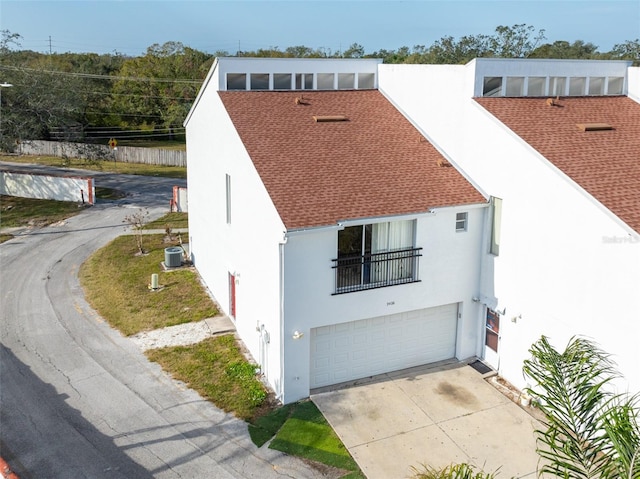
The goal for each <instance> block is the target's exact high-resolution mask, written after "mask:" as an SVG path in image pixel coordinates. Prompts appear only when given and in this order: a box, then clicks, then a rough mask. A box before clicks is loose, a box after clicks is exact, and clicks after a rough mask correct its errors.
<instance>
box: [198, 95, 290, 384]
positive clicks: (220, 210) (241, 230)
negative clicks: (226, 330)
mask: <svg viewBox="0 0 640 479" xmlns="http://www.w3.org/2000/svg"><path fill="white" fill-rule="evenodd" d="M187 147H188V152H187V153H188V173H187V176H188V178H187V181H188V199H189V235H190V248H191V253H192V257H193V261H194V264H195V266H196V268H197V269H198V271H199V273H200V275H201V276H202V278H203V280H204V281H205V283H206V285H207V286H208V287H209V289H210V290H211V292H212V294H213V296H214V297H215V299H216V300H217V301H218V303H219V304H220V306H221V308H222V310H223V311H224V312H225V313H229V311H230V304H229V278H228V274H229V273H232V274H235V275H236V318H235V323H236V327H237V331H238V334H239V335H240V337H241V338H242V340H243V341H244V343H245V345H246V346H247V347H248V349H249V351H250V352H251V354H252V356H253V357H254V359H255V360H256V361H258V362H259V363H261V364H262V366H263V372H264V373H266V376H267V378H268V380H269V382H270V384H271V385H272V387H273V388H274V389H275V390H276V392H278V391H279V389H280V384H281V381H280V367H279V363H280V349H281V345H280V335H279V334H278V331H279V323H280V284H279V271H280V265H279V262H280V254H279V242H281V241H282V240H283V237H284V229H285V228H284V225H283V224H282V222H281V221H280V219H279V216H278V215H277V213H276V211H275V208H274V206H273V204H272V202H271V199H270V198H269V196H268V194H267V192H266V190H265V188H264V186H263V185H262V182H261V181H260V178H259V176H258V174H257V172H256V170H255V168H254V166H253V164H252V163H251V161H250V159H249V157H248V155H247V153H246V151H245V149H244V146H243V144H242V142H241V140H240V138H239V137H238V135H237V133H236V131H235V129H234V127H233V125H232V123H231V120H230V119H229V117H228V115H227V113H226V112H225V110H224V107H223V105H222V102H221V100H220V97H219V96H218V93H217V92H216V91H214V90H212V89H211V90H207V91H205V92H204V93H203V94H202V95H201V98H200V107H199V108H198V109H197V110H195V111H194V112H193V114H192V115H191V117H190V120H189V122H188V125H187ZM227 174H229V175H230V176H231V224H227V220H226V175H227ZM257 323H259V324H260V325H264V327H263V329H262V331H261V332H258V331H256V324H257ZM265 332H267V333H269V336H270V342H269V343H268V344H266V343H265V342H261V337H266V335H265V334H264V333H265Z"/></svg>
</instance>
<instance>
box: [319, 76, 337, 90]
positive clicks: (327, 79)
mask: <svg viewBox="0 0 640 479" xmlns="http://www.w3.org/2000/svg"><path fill="white" fill-rule="evenodd" d="M334 77H335V75H334V74H333V73H318V90H333V89H334V87H333V79H334Z"/></svg>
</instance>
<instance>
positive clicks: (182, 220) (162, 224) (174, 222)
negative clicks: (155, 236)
mask: <svg viewBox="0 0 640 479" xmlns="http://www.w3.org/2000/svg"><path fill="white" fill-rule="evenodd" d="M167 225H169V226H170V227H171V228H172V229H176V228H188V227H189V214H188V213H167V214H166V215H164V216H163V217H162V218H158V219H157V220H155V221H151V222H149V223H147V224H146V225H144V229H146V230H153V229H162V230H164V229H165V228H166V226H167Z"/></svg>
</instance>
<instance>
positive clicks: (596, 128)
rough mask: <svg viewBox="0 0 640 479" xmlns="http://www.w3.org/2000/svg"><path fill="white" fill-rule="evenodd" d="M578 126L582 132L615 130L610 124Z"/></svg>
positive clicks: (581, 124)
mask: <svg viewBox="0 0 640 479" xmlns="http://www.w3.org/2000/svg"><path fill="white" fill-rule="evenodd" d="M576 126H577V127H578V128H579V129H580V130H582V131H602V130H613V126H611V125H609V123H577V124H576Z"/></svg>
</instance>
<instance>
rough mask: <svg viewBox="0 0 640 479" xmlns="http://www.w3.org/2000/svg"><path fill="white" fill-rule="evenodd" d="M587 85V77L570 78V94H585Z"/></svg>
mask: <svg viewBox="0 0 640 479" xmlns="http://www.w3.org/2000/svg"><path fill="white" fill-rule="evenodd" d="M586 86H587V79H586V77H571V78H569V96H584V92H585V87H586Z"/></svg>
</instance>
